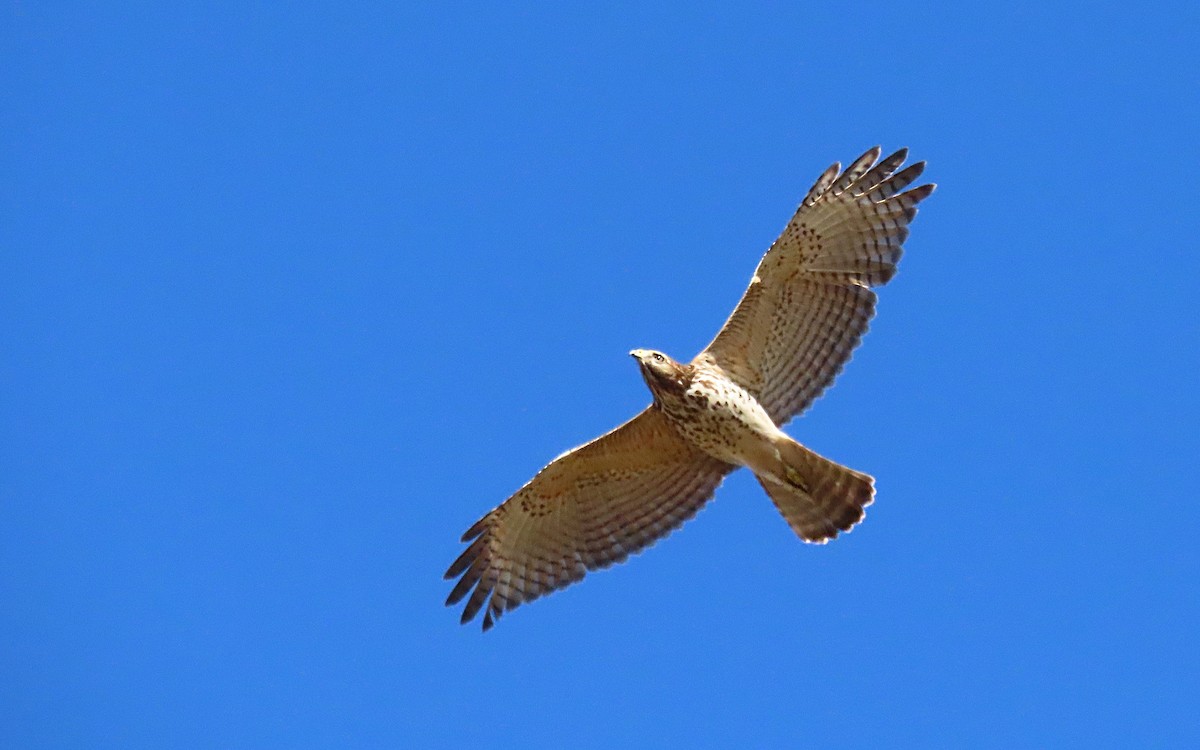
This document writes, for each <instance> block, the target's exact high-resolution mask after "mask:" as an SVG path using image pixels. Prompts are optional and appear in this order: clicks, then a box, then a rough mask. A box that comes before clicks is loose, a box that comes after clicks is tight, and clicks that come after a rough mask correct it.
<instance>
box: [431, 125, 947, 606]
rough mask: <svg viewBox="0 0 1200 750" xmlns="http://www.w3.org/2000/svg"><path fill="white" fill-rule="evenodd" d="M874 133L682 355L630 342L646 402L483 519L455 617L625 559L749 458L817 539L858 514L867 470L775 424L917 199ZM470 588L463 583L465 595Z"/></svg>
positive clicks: (897, 157) (470, 538)
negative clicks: (730, 305) (728, 310)
mask: <svg viewBox="0 0 1200 750" xmlns="http://www.w3.org/2000/svg"><path fill="white" fill-rule="evenodd" d="M879 155H880V150H879V148H878V147H876V148H873V149H871V150H870V151H868V152H867V153H865V154H863V155H862V156H860V157H859V158H858V159H855V160H854V162H853V163H852V164H850V166H848V167H846V169H845V170H844V171H843V170H841V165H840V164H836V163H835V164H834V165H833V166H831V167H829V169H827V170H825V172H824V173H823V174H822V175H821V176H820V178H818V179H817V182H816V184H815V185H813V187H812V189H811V190H809V191H808V195H806V196H805V198H804V200H803V201H802V202H801V203H800V207H799V208H798V209H797V210H796V213H795V215H794V216H792V219H791V221H789V222H788V225H787V226H786V227H785V228H784V230H783V233H782V234H781V235H780V236H779V239H777V240H775V242H774V243H773V244H772V245H771V248H770V249H769V250H768V251H767V253H766V255H765V256H763V259H762V261H761V262H760V263H759V264H758V269H757V270H756V271H755V272H754V276H753V278H751V279H750V287H749V288H748V289H747V290H746V293H745V295H743V297H742V299H741V301H740V302H739V303H738V305H737V307H736V308H735V309H734V311H733V314H732V315H730V317H729V320H728V321H726V323H725V325H724V326H723V327H722V328H721V330H720V331H719V332H718V333H717V336H716V338H714V339H713V341H712V343H711V344H709V345H708V347H707V348H706V349H704V351H702V352H700V354H699V355H697V356H696V358H695V359H693V360H692V361H691V362H689V363H687V364H684V363H682V362H677V361H675V360H674V359H672V358H671V357H669V356H667V355H666V354H664V353H662V352H658V351H653V350H649V349H634V350H633V351H632V352H630V354H631V355H632V356H633V357H634V358H635V359H636V360H637V363H638V367H639V368H640V370H641V374H642V377H643V378H644V379H645V381H646V385H647V386H648V387H649V389H650V393H651V395H653V397H654V402H653V403H652V404H651V405H650V406H648V407H647V408H646V409H645V410H643V411H642V412H641V413H640V414H638V415H637V416H635V417H634V418H633V419H631V420H629V421H628V422H626V423H625V424H623V425H621V426H620V427H617V428H616V429H615V430H613V431H612V432H609V433H607V434H605V435H602V436H600V437H598V438H596V439H595V440H593V441H591V442H590V443H587V444H585V445H582V446H580V447H578V448H575V449H574V450H570V451H567V452H566V453H564V454H562V455H561V456H559V457H558V458H556V459H554V460H553V461H551V462H550V464H549V465H548V466H546V467H545V468H544V469H542V470H541V471H539V472H538V473H537V475H536V476H534V478H533V479H531V480H530V481H529V482H528V483H527V484H526V485H525V486H524V487H522V488H521V489H519V490H518V491H517V493H516V494H515V495H513V496H512V497H510V498H509V499H508V500H505V501H504V502H503V503H501V504H500V505H499V506H497V507H496V508H494V509H493V510H491V511H490V512H488V513H487V515H485V516H484V517H483V518H481V519H479V521H477V522H476V523H475V524H474V525H473V526H471V528H469V529H467V532H466V533H465V534H463V537H462V541H463V542H464V543H466V544H467V545H468V546H467V548H466V549H465V550H464V551H463V552H462V554H461V555H459V557H458V559H457V560H455V561H454V563H453V564H452V565H451V566H450V569H449V570H447V571H446V578H447V579H455V578H457V579H458V581H457V583H456V584H455V586H454V588H453V590H452V591H451V592H450V596H449V597H448V598H447V600H446V604H447V605H454V604H457V603H458V602H459V601H461V600H462V599H464V598H466V599H467V603H466V607H465V608H464V610H463V613H462V622H463V623H466V622H469V621H470V620H471V619H473V618H474V617H475V616H476V615H477V614H479V612H480V611H481V610H482V611H483V612H484V616H483V629H484V630H488V629H489V628H491V627H492V626H493V625H494V624H495V622H496V620H497V619H499V618H500V616H501V615H503V614H504V613H505V612H507V611H509V610H511V609H513V608H515V607H517V606H518V605H520V604H523V603H525V602H529V601H533V600H534V599H537V598H538V597H540V596H542V595H544V594H548V593H550V592H551V591H556V590H558V589H561V588H564V587H566V586H569V585H571V584H572V583H575V582H576V581H579V580H581V579H582V578H583V577H584V575H585V574H586V573H587V572H588V571H589V570H597V569H599V568H606V567H608V566H609V565H612V564H614V563H618V562H621V561H623V560H624V559H625V558H626V557H628V556H629V555H630V554H632V553H635V552H639V551H641V550H642V549H644V548H646V547H647V546H649V545H651V544H653V543H654V542H655V541H657V540H658V539H660V538H662V537H664V536H666V535H667V534H669V533H670V532H671V531H673V530H674V529H676V528H678V527H679V526H680V525H681V524H683V522H684V521H686V520H688V519H689V518H691V517H692V516H693V515H695V513H696V511H698V510H699V509H700V508H701V506H703V505H704V504H705V503H706V502H708V500H709V499H710V498H711V497H712V496H713V492H714V491H715V490H716V489H717V486H718V485H719V484H720V483H721V481H722V479H724V477H725V475H726V474H728V473H729V472H731V471H733V470H734V469H736V468H738V467H739V466H745V467H746V468H748V469H749V470H750V471H752V472H754V475H755V477H756V478H757V479H758V481H759V483H760V484H761V485H762V487H763V489H764V490H766V493H767V496H768V497H770V498H771V500H772V501H773V502H774V503H775V506H776V507H777V508H778V509H779V512H780V513H781V514H782V515H783V517H784V519H785V520H786V521H787V523H788V525H789V526H791V528H792V530H793V531H795V532H796V534H797V535H798V536H799V537H800V538H801V539H803V540H804V541H806V542H814V543H817V544H824V543H825V542H828V541H829V540H830V539H833V538H834V537H836V536H837V535H838V532H841V531H848V530H849V529H850V528H851V527H852V526H854V525H855V524H857V523H858V522H859V521H861V520H862V519H863V515H864V510H863V509H864V508H865V507H866V506H867V505H869V504H870V503H871V502H872V500H874V497H875V487H874V480H873V479H872V478H871V477H870V476H868V475H866V474H862V473H860V472H857V471H854V470H853V469H849V468H847V467H845V466H842V465H840V464H838V463H835V462H833V461H831V460H829V459H827V458H824V457H823V456H820V455H818V454H816V453H815V452H813V451H811V450H809V449H808V448H806V447H804V446H803V445H801V444H800V443H798V442H796V441H795V440H793V439H792V438H790V437H788V436H787V435H786V434H784V433H783V431H782V430H780V429H779V427H780V425H783V424H784V423H786V422H787V421H788V420H790V419H791V418H792V417H794V416H796V415H797V414H800V413H801V412H803V411H804V410H805V409H807V408H808V406H809V404H811V403H812V402H813V400H814V399H816V398H817V397H818V396H819V395H821V392H822V391H824V390H825V388H827V387H828V386H829V384H830V383H831V382H833V379H834V378H835V377H836V376H837V374H838V372H840V371H841V369H842V367H843V366H844V365H845V363H846V361H847V360H848V359H849V358H850V354H851V352H852V351H853V350H854V348H855V347H856V346H857V345H858V343H859V340H860V339H861V338H862V336H863V334H864V333H865V332H866V330H867V324H868V322H869V321H870V319H871V317H872V316H873V315H874V313H875V292H874V291H872V287H876V286H881V285H883V284H886V283H887V282H888V281H889V280H890V279H891V278H892V276H893V275H894V274H895V273H896V263H897V262H898V261H899V260H900V255H901V252H902V247H901V246H902V245H903V243H904V240H905V239H906V238H907V237H908V225H909V223H910V222H911V221H912V220H913V217H914V216H915V215H916V213H917V204H918V203H920V202H921V201H922V200H924V199H925V198H926V197H928V196H929V194H930V193H932V192H933V189H934V185H933V184H926V185H922V186H920V187H915V188H912V189H909V190H907V191H906V190H905V189H906V188H907V187H908V186H909V185H911V184H912V182H913V181H914V180H916V179H917V177H919V176H920V174H921V172H922V171H923V170H924V168H925V163H924V162H917V163H915V164H912V165H910V166H908V167H906V168H904V169H900V167H901V165H902V164H903V163H904V160H905V159H906V158H907V155H908V151H907V149H901V150H899V151H897V152H896V153H894V154H892V155H891V156H888V157H886V158H884V159H882V160H880V159H879ZM468 595H469V596H468Z"/></svg>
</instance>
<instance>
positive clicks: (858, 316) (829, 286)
mask: <svg viewBox="0 0 1200 750" xmlns="http://www.w3.org/2000/svg"><path fill="white" fill-rule="evenodd" d="M879 153H880V151H879V148H878V147H876V148H873V149H871V150H870V151H868V152H867V153H865V154H863V155H862V156H860V157H859V158H858V159H856V160H855V161H854V163H853V164H851V165H850V166H849V167H847V168H846V170H845V171H844V172H840V173H839V171H838V170H839V167H840V165H838V164H834V165H833V166H831V167H830V168H829V169H827V170H825V173H824V174H822V175H821V177H820V179H818V180H817V183H816V184H815V185H813V187H812V189H811V190H810V191H809V192H808V195H807V196H806V197H805V199H804V201H803V202H802V203H801V204H800V208H799V209H797V210H796V214H795V216H793V217H792V220H791V221H790V222H789V223H788V225H787V227H786V228H784V230H783V234H781V235H780V236H779V239H777V240H775V243H774V244H773V245H771V249H770V250H768V251H767V254H766V255H765V256H764V257H763V259H762V262H761V263H759V265H758V270H757V271H756V272H755V274H754V278H753V279H751V281H750V288H749V289H747V290H746V294H745V295H744V296H743V297H742V300H741V302H739V303H738V306H737V308H736V309H734V311H733V315H731V316H730V318H729V320H728V321H727V322H726V323H725V325H724V327H722V329H721V331H720V333H718V334H717V337H716V338H715V339H714V340H713V342H712V343H711V344H709V346H708V348H707V349H705V350H704V351H703V352H701V353H700V355H699V356H698V357H697V361H701V360H705V359H707V360H708V361H710V362H715V363H716V364H718V365H719V366H720V367H721V368H722V369H724V370H725V372H726V373H728V375H729V376H730V377H731V378H732V379H733V380H734V381H735V382H737V383H738V384H739V385H741V386H742V387H743V388H746V389H747V390H748V391H750V392H751V393H753V394H754V395H755V397H757V398H758V400H759V402H760V403H762V405H763V407H764V408H765V409H766V410H767V413H768V414H770V415H771V418H772V419H773V420H775V423H776V424H783V423H784V422H786V421H788V420H789V419H791V418H792V417H794V416H795V415H797V414H799V413H800V412H802V411H804V410H805V409H807V408H808V405H809V404H811V403H812V402H813V400H814V399H816V398H817V396H819V395H821V392H822V391H824V390H825V388H826V387H828V386H829V384H830V383H831V382H833V379H834V378H835V377H836V376H837V374H838V372H840V371H841V369H842V367H843V366H844V365H845V363H846V361H847V360H848V359H849V358H850V353H851V352H852V351H853V350H854V348H855V347H856V346H858V343H859V340H860V339H861V338H862V335H863V334H864V333H865V332H866V330H867V325H868V323H869V322H870V320H871V317H872V316H873V315H874V314H875V292H873V291H871V287H873V286H879V285H882V284H886V283H887V282H888V280H890V279H891V278H892V276H893V275H894V274H895V273H896V263H897V262H898V261H899V260H900V255H901V251H902V248H901V245H902V244H903V242H904V240H905V238H907V237H908V224H909V222H911V221H912V219H913V217H914V216H915V215H916V213H917V204H918V203H920V202H921V201H922V200H923V199H924V198H926V197H927V196H928V195H929V194H930V193H932V192H933V188H934V186H933V185H932V184H929V185H922V186H921V187H917V188H913V189H912V190H909V191H908V192H901V191H902V190H904V188H906V187H908V185H910V184H911V183H912V182H913V180H915V179H916V178H917V177H918V176H920V174H921V172H922V171H923V170H924V168H925V162H917V163H916V164H913V165H911V166H909V167H907V168H905V169H903V170H900V171H899V172H897V171H896V170H897V169H899V167H900V165H901V164H903V163H904V159H905V157H907V155H908V150H907V149H901V150H899V151H897V152H896V153H894V154H892V155H891V156H889V157H887V158H885V159H883V160H882V161H880V162H879V163H878V164H876V163H875V162H876V160H877V159H878V158H879Z"/></svg>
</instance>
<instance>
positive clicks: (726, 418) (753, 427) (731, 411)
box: [631, 349, 782, 466]
mask: <svg viewBox="0 0 1200 750" xmlns="http://www.w3.org/2000/svg"><path fill="white" fill-rule="evenodd" d="M631 354H632V355H633V356H634V357H635V358H636V359H637V360H638V363H639V364H640V365H641V368H642V373H643V376H644V377H645V379H646V385H647V386H648V387H649V388H650V392H651V393H652V394H653V395H654V402H655V405H656V406H657V407H658V408H659V409H661V410H662V413H663V415H664V416H666V417H667V419H668V420H669V421H670V423H671V426H672V427H674V428H675V429H676V430H677V431H678V432H679V434H680V435H681V436H682V437H683V439H684V440H686V441H687V442H689V443H691V444H692V445H694V446H696V447H697V448H699V449H700V450H702V451H704V452H705V453H707V454H708V455H710V456H712V457H713V458H715V459H717V460H719V461H724V462H726V463H729V464H733V465H735V466H746V465H747V463H748V460H749V459H748V457H749V456H752V455H753V454H755V453H756V452H757V451H758V450H759V449H760V447H761V445H762V444H763V443H764V442H768V441H770V440H772V439H774V438H775V437H776V436H778V435H780V434H782V432H781V431H780V429H779V428H778V427H776V426H775V423H774V422H772V421H771V417H770V415H768V414H767V411H766V409H764V408H763V407H762V404H760V403H758V400H757V399H755V398H754V397H753V396H751V395H750V393H749V392H748V391H747V390H746V389H745V388H742V387H741V386H740V385H738V384H737V383H735V382H733V381H732V380H730V379H729V377H728V376H727V375H726V374H725V373H724V372H723V371H722V370H721V368H719V367H717V366H715V365H713V364H711V363H700V364H694V365H681V364H680V363H678V362H676V361H674V360H673V359H671V358H670V357H668V356H667V355H666V354H663V353H662V352H654V351H647V350H645V349H635V350H634V351H633V352H631ZM655 357H661V358H662V359H661V360H656V359H655ZM655 366H660V367H662V368H663V369H664V370H667V371H668V372H669V371H675V372H678V373H679V375H678V376H677V377H678V379H677V380H676V379H675V378H673V377H671V376H669V375H668V376H666V377H660V376H658V375H657V374H655V370H654V367H655Z"/></svg>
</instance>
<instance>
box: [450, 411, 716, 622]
mask: <svg viewBox="0 0 1200 750" xmlns="http://www.w3.org/2000/svg"><path fill="white" fill-rule="evenodd" d="M734 468H735V467H734V466H732V465H730V464H726V463H724V462H721V461H718V460H716V459H714V458H711V457H709V456H708V455H706V454H704V453H702V452H700V451H699V450H697V449H695V448H693V447H692V446H690V445H689V444H688V443H685V442H684V441H683V439H682V438H681V437H680V436H679V434H678V433H677V432H676V431H675V428H674V427H672V426H671V425H670V423H669V422H667V419H666V417H664V416H663V415H662V413H661V412H660V411H658V410H657V409H655V408H654V407H650V408H647V409H646V410H645V411H643V412H642V413H641V414H639V415H637V416H636V417H634V418H633V419H631V420H629V421H628V422H626V423H625V424H623V425H621V426H620V427H618V428H617V429H615V430H613V431H612V432H609V433H608V434H606V435H603V436H601V437H599V438H597V439H595V440H593V441H592V442H590V443H587V444H586V445H583V446H580V447H579V448H576V449H574V450H572V451H569V452H567V453H565V454H563V455H562V456H559V457H558V458H556V459H555V460H554V461H552V462H551V463H550V465H549V466H547V467H546V468H544V469H542V470H541V471H540V472H538V474H537V476H535V477H534V478H533V479H532V480H530V481H529V483H528V484H526V485H525V486H524V487H522V488H521V489H520V490H519V491H518V492H517V494H515V495H513V496H512V497H510V498H509V499H508V500H506V501H504V502H503V503H502V504H501V505H500V506H498V507H497V508H495V509H494V510H492V511H491V512H490V513H488V514H487V515H485V516H484V517H483V518H481V519H479V521H478V522H477V523H476V524H475V525H474V526H472V527H471V528H470V529H468V530H467V533H466V534H464V535H463V538H462V540H463V541H464V542H469V543H470V546H469V547H467V549H466V550H465V551H464V552H463V553H462V555H460V556H459V558H458V559H457V560H455V561H454V564H453V565H451V566H450V569H449V570H447V571H446V578H447V579H451V578H457V577H459V576H461V578H460V579H459V581H458V583H457V584H456V585H455V586H454V590H453V591H451V592H450V596H449V598H448V599H447V600H446V604H447V605H452V604H455V603H457V602H458V601H460V600H461V599H462V598H463V597H465V596H467V594H468V593H470V594H471V596H470V598H469V599H467V605H466V608H465V609H464V610H463V615H462V621H463V622H464V623H465V622H467V621H469V620H471V619H472V618H474V617H475V615H476V614H478V613H479V610H480V609H483V608H484V607H485V606H486V608H487V611H486V612H485V613H484V618H483V629H484V630H487V629H488V628H490V627H492V625H493V624H494V623H495V620H496V619H498V618H499V617H500V616H501V615H502V614H503V613H504V612H506V611H508V610H510V609H513V608H515V607H516V606H518V605H520V604H521V603H522V602H528V601H532V600H534V599H536V598H538V597H539V596H542V595H543V594H547V593H549V592H551V591H555V590H557V589H561V588H564V587H566V586H569V585H571V584H572V583H575V582H576V581H579V580H580V579H582V578H583V576H584V574H585V573H587V571H589V570H596V569H598V568H605V567H608V566H609V565H612V564H613V563H618V562H621V561H622V560H624V559H625V558H626V557H628V556H629V555H630V554H631V553H634V552H638V551H640V550H642V549H644V548H645V547H647V546H649V545H651V544H653V543H654V542H655V541H657V540H658V539H660V538H662V537H664V536H666V535H667V534H669V533H670V532H671V531H673V530H674V529H676V528H677V527H679V526H680V525H681V524H682V523H683V522H684V521H686V520H687V519H689V518H691V517H692V516H693V515H695V513H696V511H698V510H699V509H700V507H701V506H703V505H704V503H705V502H707V501H708V500H709V498H711V497H712V494H713V492H714V491H715V490H716V488H717V485H719V484H720V483H721V480H722V479H723V478H724V477H725V475H726V474H727V473H729V472H730V471H732V470H733V469H734Z"/></svg>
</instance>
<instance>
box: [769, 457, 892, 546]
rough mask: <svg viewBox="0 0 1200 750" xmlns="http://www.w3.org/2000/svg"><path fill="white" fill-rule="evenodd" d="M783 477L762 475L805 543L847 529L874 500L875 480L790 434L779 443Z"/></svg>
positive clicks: (861, 515)
mask: <svg viewBox="0 0 1200 750" xmlns="http://www.w3.org/2000/svg"><path fill="white" fill-rule="evenodd" d="M777 447H779V449H780V456H781V459H782V463H783V470H782V472H781V476H782V478H785V479H786V481H784V482H779V481H776V480H775V479H772V478H769V477H764V476H761V475H760V476H758V481H759V484H761V485H762V487H763V489H764V490H766V492H767V495H768V496H770V498H771V501H772V502H774V503H775V507H776V508H778V509H779V512H780V513H782V514H783V517H784V519H785V520H786V521H787V522H788V526H791V527H792V530H793V531H795V532H796V534H797V535H798V536H799V537H800V538H801V539H803V540H804V541H806V542H814V543H817V544H824V543H825V542H827V541H829V540H830V539H833V538H834V537H836V536H837V535H838V533H839V532H842V531H849V530H850V529H851V528H852V527H853V526H854V525H855V524H857V523H858V522H859V521H861V520H862V519H863V517H864V516H865V515H866V511H865V510H864V508H866V506H868V505H870V504H871V502H872V501H873V500H874V499H875V480H874V479H872V478H871V477H870V476H868V475H866V474H862V473H860V472H857V471H854V470H853V469H849V468H847V467H845V466H842V465H841V464H838V463H835V462H833V461H830V460H829V459H827V458H824V457H823V456H819V455H817V454H816V453H814V452H813V451H811V450H809V449H808V448H805V447H804V446H803V445H800V444H799V443H797V442H796V441H794V440H791V439H790V438H788V439H787V440H786V442H785V441H780V444H778V446H777Z"/></svg>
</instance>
